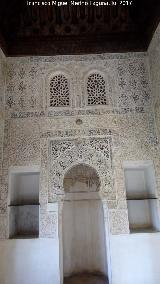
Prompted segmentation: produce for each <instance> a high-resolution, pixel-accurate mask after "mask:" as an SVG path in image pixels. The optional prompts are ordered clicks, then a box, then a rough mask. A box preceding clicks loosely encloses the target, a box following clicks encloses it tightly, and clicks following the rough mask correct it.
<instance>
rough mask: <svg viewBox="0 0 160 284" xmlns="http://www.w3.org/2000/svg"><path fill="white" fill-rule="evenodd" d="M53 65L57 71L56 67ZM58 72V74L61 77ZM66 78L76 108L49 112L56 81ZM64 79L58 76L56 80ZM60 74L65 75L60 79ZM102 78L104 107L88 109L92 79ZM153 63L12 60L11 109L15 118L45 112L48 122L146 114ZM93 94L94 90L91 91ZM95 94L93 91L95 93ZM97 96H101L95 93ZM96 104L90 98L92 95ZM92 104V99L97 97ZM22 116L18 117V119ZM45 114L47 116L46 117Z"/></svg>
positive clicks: (142, 58) (109, 58)
mask: <svg viewBox="0 0 160 284" xmlns="http://www.w3.org/2000/svg"><path fill="white" fill-rule="evenodd" d="M53 63H54V66H53ZM57 72H58V73H57ZM65 73H66V74H67V79H68V84H69V85H68V86H69V93H70V96H71V108H70V107H69V108H67V106H66V107H65V108H64V107H63V106H62V105H59V108H58V109H55V108H54V107H53V108H51V107H50V103H49V100H48V97H49V92H50V86H49V82H50V78H51V76H54V74H55V76H64V74H65ZM56 74H59V75H56ZM60 74H61V75H60ZM93 74H97V76H98V77H96V78H97V79H96V82H97V84H96V86H97V87H96V88H97V90H99V91H100V89H101V88H103V86H102V84H101V81H103V80H102V79H101V78H104V81H103V82H104V84H105V85H104V87H105V93H106V95H105V97H106V98H107V100H106V99H105V100H106V101H105V102H104V103H103V102H102V101H101V102H99V103H98V102H97V103H95V104H94V100H93V102H92V105H90V103H89V104H88V103H87V84H88V83H87V82H88V78H90V76H92V75H93ZM148 74H149V73H148V62H147V57H146V55H145V54H143V53H142V54H140V55H137V54H131V55H130V56H129V55H125V56H124V55H119V54H115V55H105V54H104V55H101V56H98V55H97V56H95V55H94V56H58V57H48V58H45V57H42V58H39V57H37V58H33V57H28V58H26V59H25V58H20V59H16V60H15V59H13V58H10V59H9V60H8V65H7V80H6V81H7V93H6V107H7V110H8V111H9V113H12V115H13V116H14V115H22V116H25V117H26V116H29V115H31V113H33V114H32V115H37V112H39V114H40V113H41V112H42V111H44V112H45V111H47V112H46V113H44V114H47V115H48V116H54V115H72V116H73V115H75V112H76V113H79V114H80V113H81V114H91V113H94V114H95V113H96V112H97V113H98V112H99V113H102V112H108V111H110V112H111V111H113V110H114V111H115V110H116V111H118V112H130V111H131V112H133V111H134V112H137V113H138V112H144V111H146V109H147V108H148V107H149V106H150V101H151V97H150V84H149V82H148V78H149V75H148ZM88 90H89V89H88ZM92 92H93V90H92ZM96 92H97V91H96ZM89 96H90V99H91V94H90V95H89ZM92 98H93V95H92ZM17 112H18V113H17ZM41 114H42V113H41Z"/></svg>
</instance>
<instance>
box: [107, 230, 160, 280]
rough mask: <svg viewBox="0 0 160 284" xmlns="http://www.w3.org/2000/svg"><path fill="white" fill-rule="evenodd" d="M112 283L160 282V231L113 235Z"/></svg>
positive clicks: (111, 243)
mask: <svg viewBox="0 0 160 284" xmlns="http://www.w3.org/2000/svg"><path fill="white" fill-rule="evenodd" d="M110 246H111V264H112V268H111V269H112V284H160V233H138V234H130V235H121V236H120V235H117V236H112V237H111V240H110Z"/></svg>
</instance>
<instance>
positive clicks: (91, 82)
mask: <svg viewBox="0 0 160 284" xmlns="http://www.w3.org/2000/svg"><path fill="white" fill-rule="evenodd" d="M87 94H88V105H106V104H108V100H107V97H106V88H105V80H104V78H103V76H102V75H100V74H98V73H94V74H91V75H90V76H89V77H88V81H87Z"/></svg>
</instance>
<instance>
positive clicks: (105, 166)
mask: <svg viewBox="0 0 160 284" xmlns="http://www.w3.org/2000/svg"><path fill="white" fill-rule="evenodd" d="M110 142H111V138H110V137H107V138H87V139H80V140H79V139H78V140H77V139H73V140H68V139H67V140H64V141H58V140H54V141H51V144H50V155H51V160H50V178H49V180H50V185H49V202H53V201H54V200H55V199H57V196H61V197H62V198H63V195H64V188H63V180H64V176H65V173H66V172H67V170H68V169H69V168H71V167H72V166H73V165H75V164H87V165H89V166H91V167H93V168H95V169H96V171H97V173H98V175H99V177H100V178H101V189H100V191H101V192H100V194H102V195H104V196H107V198H110V194H111V195H112V192H113V184H112V167H111V159H112V153H111V148H110Z"/></svg>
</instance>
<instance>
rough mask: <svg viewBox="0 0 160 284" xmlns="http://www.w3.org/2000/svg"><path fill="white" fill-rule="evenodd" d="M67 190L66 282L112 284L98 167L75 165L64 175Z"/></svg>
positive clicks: (64, 228)
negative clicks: (108, 271)
mask: <svg viewBox="0 0 160 284" xmlns="http://www.w3.org/2000/svg"><path fill="white" fill-rule="evenodd" d="M64 190H65V201H64V205H63V214H62V235H63V275H64V283H65V284H72V283H74V284H76V283H82V282H83V284H89V283H99V284H104V283H108V281H107V278H108V277H107V274H108V273H107V254H106V239H105V225H104V214H103V206H102V202H101V199H100V197H99V190H100V179H99V176H98V174H97V172H96V170H95V169H94V168H92V167H90V166H88V165H85V164H79V165H76V166H73V167H72V168H71V169H70V170H68V172H67V173H66V175H65V177H64ZM78 281H80V282H78ZM95 281H97V282H95Z"/></svg>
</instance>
